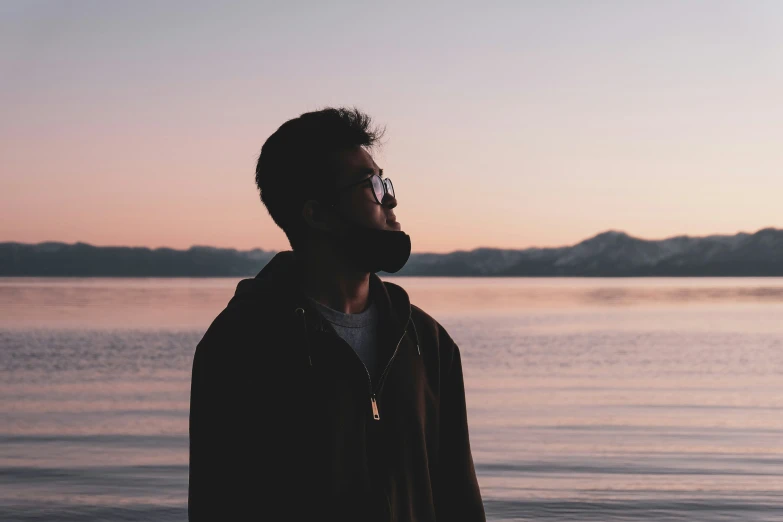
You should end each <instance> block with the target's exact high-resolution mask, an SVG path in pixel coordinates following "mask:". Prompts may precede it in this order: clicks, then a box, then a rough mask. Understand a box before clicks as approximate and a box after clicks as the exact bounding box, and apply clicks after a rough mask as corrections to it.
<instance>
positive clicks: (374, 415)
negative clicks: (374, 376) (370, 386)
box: [370, 395, 381, 420]
mask: <svg viewBox="0 0 783 522" xmlns="http://www.w3.org/2000/svg"><path fill="white" fill-rule="evenodd" d="M370 403H371V404H372V418H373V419H375V420H381V416H380V414H379V413H378V403H377V402H375V395H373V396H372V397H370Z"/></svg>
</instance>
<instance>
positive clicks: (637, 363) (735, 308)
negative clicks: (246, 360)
mask: <svg viewBox="0 0 783 522" xmlns="http://www.w3.org/2000/svg"><path fill="white" fill-rule="evenodd" d="M396 281H397V282H399V283H401V284H402V285H403V286H404V287H405V288H406V289H407V290H408V291H409V293H410V294H411V297H412V300H413V302H414V303H416V304H419V305H420V306H422V307H423V308H424V309H425V310H427V311H428V312H429V313H430V314H431V315H433V316H435V317H436V318H437V319H438V320H439V321H440V322H441V323H442V324H443V325H444V326H445V327H446V328H447V329H448V330H449V332H450V333H451V335H452V337H454V339H455V340H456V341H457V342H458V344H459V345H460V348H461V350H462V353H463V361H464V365H465V378H466V386H467V393H468V408H469V420H470V428H471V438H472V444H473V451H474V458H475V460H476V464H477V469H478V473H479V481H480V483H481V486H482V491H483V494H484V498H485V503H486V508H487V513H488V517H489V519H490V520H546V521H553V520H584V521H593V520H594V521H631V520H655V521H674V520H677V521H680V520H690V521H722V520H748V521H756V520H765V521H766V520H783V279H698V280H697V279H655V280H653V279H623V280H606V279H604V280H594V279H593V280H586V279H428V278H400V279H397V280H396ZM236 282H237V280H235V279H37V278H25V279H2V278H0V392H1V394H0V397H2V403H0V520H4V521H12V520H25V521H29V520H56V521H67V520H79V521H97V520H160V521H173V520H180V521H184V520H185V519H186V498H187V464H188V461H187V458H188V454H187V449H188V439H187V420H188V394H189V386H190V382H189V379H190V365H191V360H192V356H193V350H194V348H195V346H196V343H197V342H198V341H199V339H200V338H201V336H202V335H203V333H204V331H205V330H206V328H207V326H208V325H209V323H210V322H211V321H212V319H213V318H214V316H215V315H216V314H217V313H218V312H219V311H220V310H221V309H222V308H223V306H225V304H226V302H227V301H228V299H229V298H230V297H231V295H232V294H233V291H234V288H235V285H236Z"/></svg>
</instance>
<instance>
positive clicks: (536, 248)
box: [0, 226, 783, 255]
mask: <svg viewBox="0 0 783 522" xmlns="http://www.w3.org/2000/svg"><path fill="white" fill-rule="evenodd" d="M764 230H775V231H781V230H783V229H779V228H776V227H773V226H768V227H762V228H760V229H758V230H756V231H755V232H746V231H744V230H743V231H739V232H736V233H734V234H729V233H715V234H707V235H700V236H694V235H688V234H677V235H673V236H668V237H663V238H658V239H649V238H642V237H638V236H634V235H632V234H629V233H628V232H625V231H624V230H619V229H608V230H605V231H603V232H598V233H596V234H593V235H592V236H589V237H587V238H585V239H582V240H580V241H577V242H576V243H573V244H570V245H555V246H529V247H523V248H501V247H490V246H477V247H473V248H471V249H456V250H451V251H449V252H428V251H413V252H411V254H424V255H426V254H432V255H446V254H455V253H459V252H474V251H476V250H505V251H524V250H546V249H557V248H568V247H573V246H576V245H578V244H580V243H583V242H585V241H588V240H590V239H594V238H596V237H599V236H602V235H609V234H615V235H623V236H627V237H629V238H632V239H637V240H640V241H649V242H656V241H666V240H669V239H676V238H709V237H733V236H738V235H742V234H745V235H754V234H758V233H759V232H762V231H764ZM9 243H15V244H19V245H28V246H36V245H42V244H46V243H56V244H62V245H68V246H75V245H79V244H81V245H87V246H90V247H94V248H143V249H147V250H175V251H180V252H187V251H188V250H191V249H193V248H211V249H215V250H234V251H237V252H253V251H257V250H260V251H262V252H283V251H285V250H290V248H287V249H285V250H276V249H265V248H262V247H255V248H250V249H239V248H236V247H216V246H211V245H198V244H195V245H191V246H189V247H187V248H173V247H167V246H159V247H150V246H143V245H141V246H139V245H96V244H93V243H87V242H84V241H76V242H74V243H68V242H65V241H57V240H46V241H39V242H37V243H25V242H22V241H0V245H2V244H9Z"/></svg>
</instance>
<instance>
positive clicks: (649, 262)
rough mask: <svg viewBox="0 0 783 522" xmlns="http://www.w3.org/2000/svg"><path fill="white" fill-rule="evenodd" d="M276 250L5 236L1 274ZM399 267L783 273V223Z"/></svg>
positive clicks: (417, 258)
mask: <svg viewBox="0 0 783 522" xmlns="http://www.w3.org/2000/svg"><path fill="white" fill-rule="evenodd" d="M273 255H274V252H273V251H269V250H261V249H255V250H250V251H237V250H234V249H223V248H213V247H208V246H194V247H191V248H190V249H188V250H174V249H170V248H158V249H154V250H153V249H149V248H131V247H95V246H92V245H88V244H85V243H76V244H73V245H69V244H66V243H55V242H47V243H39V244H36V245H29V244H22V243H0V276H131V277H132V276H145V277H150V276H160V277H176V276H188V277H202V276H204V277H217V276H238V277H247V276H252V275H255V274H256V273H257V272H258V271H259V270H261V268H263V266H264V265H265V264H266V263H267V262H268V261H269V260H270V259H271V258H272V256H273ZM397 275H409V276H583V277H591V276H601V277H614V276H783V230H780V229H774V228H765V229H762V230H759V231H758V232H756V233H754V234H748V233H740V234H736V235H733V236H727V235H714V236H706V237H689V236H676V237H671V238H668V239H661V240H646V239H639V238H636V237H632V236H630V235H628V234H626V233H625V232H619V231H614V230H612V231H608V232H603V233H601V234H598V235H596V236H594V237H591V238H589V239H586V240H584V241H582V242H580V243H578V244H576V245H573V246H568V247H557V248H528V249H524V250H509V249H496V248H477V249H475V250H470V251H457V252H452V253H449V254H413V255H411V258H410V260H409V261H408V264H407V265H405V267H404V268H403V269H402V270H401V271H400V272H399V273H398V274H397Z"/></svg>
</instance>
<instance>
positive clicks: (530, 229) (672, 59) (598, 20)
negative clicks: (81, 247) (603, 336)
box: [0, 1, 783, 252]
mask: <svg viewBox="0 0 783 522" xmlns="http://www.w3.org/2000/svg"><path fill="white" fill-rule="evenodd" d="M279 4H280V5H276V6H275V5H272V3H271V2H270V3H267V2H253V3H248V4H247V5H244V6H237V5H233V6H230V7H226V6H224V5H223V3H220V2H213V3H204V2H173V1H172V2H125V3H119V2H99V1H94V2H84V1H72V2H36V1H20V2H14V1H10V2H3V3H2V4H0V114H2V117H1V118H0V242H2V241H19V242H25V243H37V242H41V241H63V242H68V243H71V242H76V241H82V242H86V243H91V244H94V245H128V246H148V247H160V246H167V247H173V248H188V247H190V246H191V245H211V246H217V247H231V248H238V249H242V250H244V249H250V248H256V247H259V248H264V249H273V250H278V249H284V248H288V243H287V241H286V239H285V236H284V235H283V233H282V232H281V231H280V230H279V229H277V228H276V226H275V225H274V223H273V222H272V220H271V219H270V218H269V217H268V215H267V213H266V210H265V208H264V207H263V205H262V204H261V202H260V200H259V198H258V193H257V191H256V188H255V185H254V178H253V176H254V167H255V160H256V157H257V154H258V152H259V150H260V147H261V145H262V144H263V142H264V140H265V139H266V138H267V137H268V136H269V135H270V134H271V133H272V132H274V130H275V129H276V128H277V127H278V126H279V125H280V124H282V123H283V122H284V121H286V120H287V119H290V118H293V117H295V116H297V115H299V114H300V113H302V112H306V111H309V110H314V109H318V108H322V107H324V106H329V105H351V106H353V105H355V106H357V107H359V108H361V109H362V110H364V111H366V112H367V113H369V114H370V115H372V116H373V117H374V118H375V119H376V121H377V122H378V123H381V124H384V125H386V127H387V139H386V143H385V145H384V147H383V149H382V150H380V151H379V152H378V153H377V155H376V160H377V162H378V163H379V164H380V165H381V166H382V167H383V168H384V171H385V172H386V173H387V175H388V177H390V178H391V179H392V180H393V181H394V183H395V187H396V189H397V192H398V196H399V197H398V200H399V206H398V208H397V209H396V211H395V212H396V214H397V217H398V219H399V221H400V222H401V223H402V225H403V228H404V229H405V230H406V231H407V232H408V233H409V234H411V236H412V238H413V248H414V251H418V252H424V251H430V252H445V251H451V250H457V249H471V248H475V247H480V246H486V247H502V248H524V247H529V246H554V245H563V244H571V243H576V242H578V241H580V240H582V239H584V238H586V237H589V236H592V235H594V234H595V233H598V232H601V231H604V230H607V229H616V230H624V231H626V232H628V233H630V234H632V235H635V236H639V237H644V238H650V239H653V238H663V237H668V236H673V235H679V234H689V235H707V234H713V233H721V234H734V233H736V232H739V231H746V232H753V231H756V230H758V229H760V228H763V227H768V226H778V227H779V226H781V225H783V203H781V201H783V169H782V168H781V167H783V145H782V144H783V103H781V100H783V98H782V97H781V93H783V3H780V2H775V1H767V2H765V1H754V2H738V1H731V2H721V1H709V2H708V1H677V2H667V1H663V2H623V1H615V2H611V1H607V2H582V1H573V2H564V1H531V2H503V3H497V2H481V3H478V2H476V3H473V5H472V6H471V5H470V4H467V3H459V4H458V5H459V7H458V6H457V3H454V2H448V3H440V4H435V3H423V4H418V3H416V4H414V3H411V4H403V3H397V2H387V3H384V4H383V5H374V4H373V3H370V2H365V3H348V2H339V3H337V2H328V3H327V2H313V3H300V2H288V3H285V4H283V3H282V2H280V3H279ZM327 4H329V5H327Z"/></svg>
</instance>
